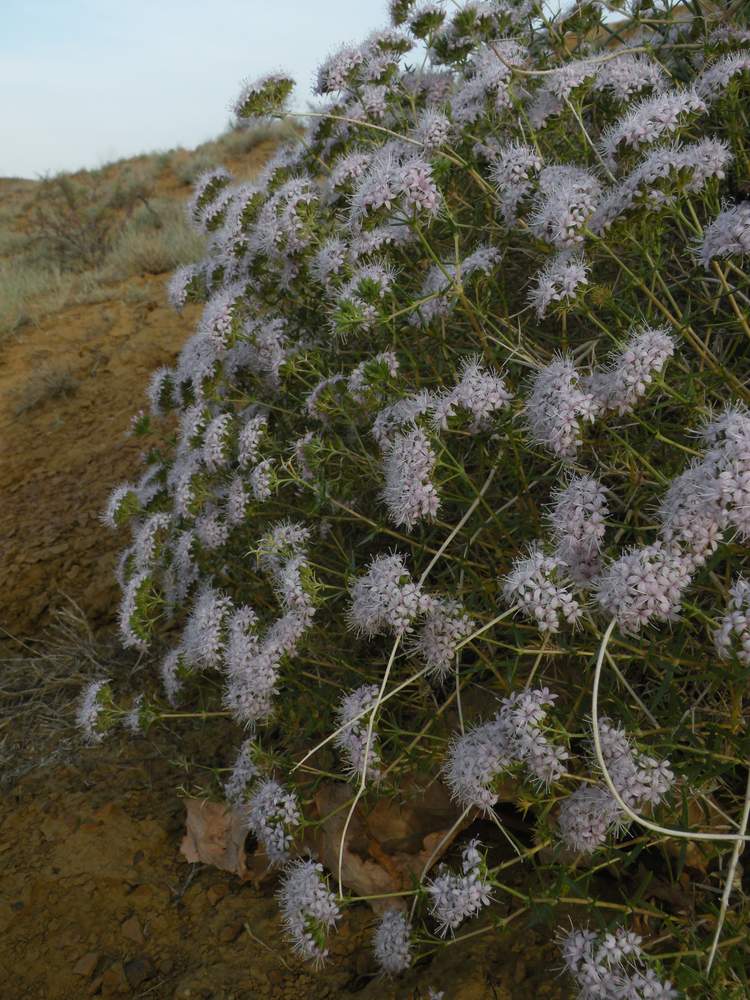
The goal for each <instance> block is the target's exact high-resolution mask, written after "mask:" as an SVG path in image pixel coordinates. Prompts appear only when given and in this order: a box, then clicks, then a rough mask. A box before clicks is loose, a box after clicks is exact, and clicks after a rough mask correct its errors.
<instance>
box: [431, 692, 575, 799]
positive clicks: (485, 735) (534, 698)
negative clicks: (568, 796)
mask: <svg viewBox="0 0 750 1000" xmlns="http://www.w3.org/2000/svg"><path fill="white" fill-rule="evenodd" d="M556 697H557V695H554V694H551V692H550V691H548V690H547V688H539V689H537V690H524V691H518V692H516V693H515V694H512V695H510V696H509V697H508V698H504V699H503V700H502V701H501V702H500V710H499V711H498V712H497V714H496V715H495V717H494V718H493V719H491V720H490V721H489V722H485V723H482V724H480V725H477V726H474V727H473V728H472V729H469V730H467V731H466V732H465V733H462V734H460V735H457V736H454V738H453V740H452V741H451V745H450V748H449V750H448V755H447V758H446V762H445V764H444V766H443V769H442V773H443V776H444V777H445V780H446V782H447V784H448V787H449V788H450V790H451V795H452V797H453V799H454V800H455V801H456V802H457V803H458V804H459V806H460V807H461V808H462V809H467V808H469V807H474V808H476V809H481V810H483V811H484V812H487V811H489V810H490V809H491V808H492V806H493V805H494V804H495V802H496V801H497V792H496V791H495V788H494V783H495V780H496V778H497V777H498V776H499V775H500V774H502V773H503V772H504V771H507V770H508V768H510V767H512V766H513V765H516V764H521V765H522V766H523V768H524V769H525V770H526V772H527V774H528V775H529V776H530V777H531V778H532V780H533V781H535V782H536V783H537V784H539V785H541V786H542V787H544V788H549V786H550V785H551V784H552V783H553V782H555V781H557V780H558V779H559V778H560V777H562V775H563V773H564V772H565V761H566V760H567V759H568V752H567V750H565V748H564V747H562V746H559V745H557V744H555V743H553V742H552V741H551V740H550V739H549V738H548V737H547V735H546V734H545V732H544V729H543V726H544V723H545V720H546V716H547V709H548V708H550V707H551V706H552V705H553V704H554V702H555V699H556Z"/></svg>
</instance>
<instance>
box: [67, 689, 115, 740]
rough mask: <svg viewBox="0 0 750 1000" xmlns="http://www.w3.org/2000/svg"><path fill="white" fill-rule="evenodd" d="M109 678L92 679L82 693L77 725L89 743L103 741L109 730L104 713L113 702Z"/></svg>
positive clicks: (77, 713)
mask: <svg viewBox="0 0 750 1000" xmlns="http://www.w3.org/2000/svg"><path fill="white" fill-rule="evenodd" d="M109 683H110V681H109V678H108V677H106V678H104V680H100V681H92V682H91V684H89V685H88V687H87V688H86V689H85V690H84V692H83V694H82V695H81V700H80V702H79V705H78V711H77V712H76V725H77V726H78V728H79V729H82V730H83V735H84V737H85V739H86V742H87V743H91V744H93V743H101V741H102V740H103V739H104V734H105V732H106V730H107V728H108V727H107V725H106V721H105V720H104V719H103V718H102V713H103V712H104V711H105V710H106V708H107V706H108V705H110V704H111V702H112V692H111V690H110V688H109Z"/></svg>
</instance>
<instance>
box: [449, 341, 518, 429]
mask: <svg viewBox="0 0 750 1000" xmlns="http://www.w3.org/2000/svg"><path fill="white" fill-rule="evenodd" d="M460 372H461V374H460V378H459V379H458V381H457V382H456V384H455V385H454V387H453V388H452V389H449V390H447V391H445V392H442V393H440V394H438V395H436V396H435V397H434V399H433V403H432V407H431V409H432V423H433V425H434V426H435V428H436V429H442V430H444V429H446V428H447V426H448V420H449V419H450V418H451V417H453V416H454V415H455V412H456V409H457V408H460V409H462V410H464V411H465V412H467V413H470V414H471V416H472V417H473V421H472V424H471V426H470V427H469V432H470V433H476V432H477V431H479V430H483V429H486V428H487V427H488V426H489V423H490V418H491V417H492V415H493V414H495V413H497V412H498V411H499V410H502V409H504V408H505V407H506V406H507V405H508V403H509V402H510V401H511V399H512V396H511V394H510V393H509V392H508V390H507V389H506V387H505V381H504V379H503V377H502V375H501V374H500V373H499V372H497V371H495V370H494V369H492V368H485V367H484V366H483V365H482V363H481V362H480V360H479V358H477V357H470V358H464V359H463V360H462V362H461V368H460Z"/></svg>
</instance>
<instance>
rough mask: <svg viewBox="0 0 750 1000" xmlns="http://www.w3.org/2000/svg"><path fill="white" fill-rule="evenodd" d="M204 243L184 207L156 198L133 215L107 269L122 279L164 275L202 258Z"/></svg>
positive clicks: (119, 238)
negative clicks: (191, 224) (146, 275)
mask: <svg viewBox="0 0 750 1000" xmlns="http://www.w3.org/2000/svg"><path fill="white" fill-rule="evenodd" d="M204 243H205V240H204V239H203V238H202V237H201V236H200V235H199V234H198V233H196V232H195V230H194V229H192V228H191V227H190V225H189V224H188V221H187V219H186V218H185V212H184V210H183V209H182V207H181V206H180V205H178V204H176V203H175V202H174V201H171V200H169V199H167V198H163V199H154V200H153V201H151V202H149V203H147V204H144V205H141V206H140V207H139V208H137V209H136V210H135V212H133V214H132V216H131V217H130V219H129V220H128V222H127V223H126V224H125V226H124V227H123V229H122V231H121V232H120V234H119V235H118V236H117V238H116V239H115V241H114V243H113V246H112V249H111V251H110V253H109V254H108V256H107V259H106V265H105V270H107V271H109V272H111V273H112V274H114V275H116V276H117V277H119V278H127V277H129V276H130V275H132V274H164V273H165V272H166V271H171V270H173V269H174V268H175V267H179V266H180V265H182V264H188V263H190V262H192V261H195V260H197V259H199V258H200V256H201V254H202V252H203V248H204Z"/></svg>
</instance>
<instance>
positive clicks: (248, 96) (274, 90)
mask: <svg viewBox="0 0 750 1000" xmlns="http://www.w3.org/2000/svg"><path fill="white" fill-rule="evenodd" d="M293 89H294V80H293V79H292V78H291V77H290V76H287V75H286V74H285V73H267V74H266V75H265V76H261V77H259V78H258V79H257V80H250V81H248V82H246V83H243V85H242V90H241V91H240V94H239V97H238V98H237V100H236V101H235V103H234V106H233V107H232V110H233V111H234V113H235V114H236V115H237V117H238V118H240V119H242V120H246V119H252V118H264V117H266V116H268V115H278V114H281V113H282V112H283V111H284V106H285V104H286V101H287V98H288V97H289V95H290V94H291V92H292V90H293Z"/></svg>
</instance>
